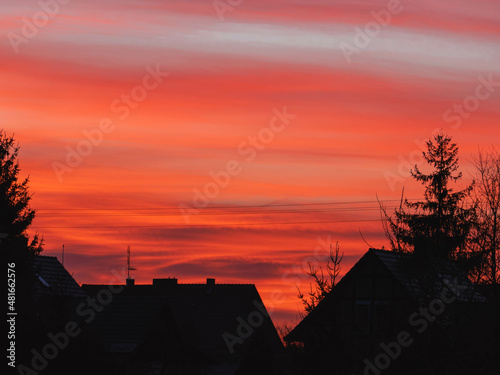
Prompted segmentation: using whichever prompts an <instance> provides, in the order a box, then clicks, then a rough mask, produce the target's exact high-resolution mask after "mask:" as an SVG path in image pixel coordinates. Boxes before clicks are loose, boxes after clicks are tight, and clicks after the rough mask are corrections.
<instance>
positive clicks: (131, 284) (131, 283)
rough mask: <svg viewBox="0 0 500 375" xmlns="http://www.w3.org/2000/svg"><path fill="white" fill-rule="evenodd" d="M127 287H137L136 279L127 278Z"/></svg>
mask: <svg viewBox="0 0 500 375" xmlns="http://www.w3.org/2000/svg"><path fill="white" fill-rule="evenodd" d="M125 285H126V286H134V285H135V279H131V278H130V277H128V278H127V282H126V284H125Z"/></svg>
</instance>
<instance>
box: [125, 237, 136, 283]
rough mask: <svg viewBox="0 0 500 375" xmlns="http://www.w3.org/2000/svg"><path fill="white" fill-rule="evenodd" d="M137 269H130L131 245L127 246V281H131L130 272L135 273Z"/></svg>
mask: <svg viewBox="0 0 500 375" xmlns="http://www.w3.org/2000/svg"><path fill="white" fill-rule="evenodd" d="M136 269H137V268H133V267H130V245H129V246H127V280H130V271H135V270H136Z"/></svg>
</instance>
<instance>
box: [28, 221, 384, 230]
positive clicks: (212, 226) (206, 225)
mask: <svg viewBox="0 0 500 375" xmlns="http://www.w3.org/2000/svg"><path fill="white" fill-rule="evenodd" d="M375 221H380V219H378V220H373V219H359V220H325V221H283V222H261V223H220V224H185V225H170V226H165V225H100V226H65V227H38V226H37V227H35V226H33V229H73V228H80V229H82V228H87V229H96V228H97V229H100V228H163V229H180V228H198V227H202V228H204V227H207V228H216V227H223V226H252V225H289V224H327V223H359V222H375Z"/></svg>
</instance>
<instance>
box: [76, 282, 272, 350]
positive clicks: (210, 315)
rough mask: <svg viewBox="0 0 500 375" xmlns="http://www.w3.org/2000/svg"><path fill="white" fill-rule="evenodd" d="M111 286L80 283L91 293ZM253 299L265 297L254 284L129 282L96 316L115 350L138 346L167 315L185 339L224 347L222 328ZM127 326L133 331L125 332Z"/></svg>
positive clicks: (207, 347) (197, 344)
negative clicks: (158, 319) (138, 283)
mask: <svg viewBox="0 0 500 375" xmlns="http://www.w3.org/2000/svg"><path fill="white" fill-rule="evenodd" d="M107 287H108V286H106V285H86V284H84V285H82V288H83V289H84V290H85V291H86V292H87V293H88V294H89V295H90V296H94V295H97V293H98V292H99V290H102V289H103V288H107ZM141 301H144V304H143V306H141V304H142V302H141ZM254 301H257V302H261V299H260V296H259V293H258V292H257V289H256V288H255V285H252V284H177V283H170V284H168V285H166V284H165V285H160V283H158V285H128V286H124V288H123V291H122V292H120V293H119V294H118V295H117V296H116V297H115V298H114V299H113V302H112V303H111V304H110V305H109V308H108V307H106V308H105V309H104V311H103V312H101V313H99V315H103V318H100V317H99V316H98V318H97V319H96V321H97V320H98V321H99V322H98V324H97V325H99V326H100V325H101V324H102V325H103V326H104V328H103V330H102V332H103V337H104V340H105V341H106V343H107V345H108V348H114V350H116V348H122V349H123V350H124V351H132V350H134V349H135V348H136V347H137V346H138V345H139V344H140V343H141V341H142V340H143V339H144V337H146V335H147V333H148V332H149V330H150V329H151V324H152V322H153V321H154V320H155V318H158V317H160V315H161V314H163V315H162V316H163V317H164V318H165V317H166V319H170V320H173V321H172V322H167V323H170V327H171V329H172V327H175V330H176V331H177V332H178V334H180V335H181V337H182V339H183V341H184V342H185V343H188V344H189V345H190V346H192V347H194V348H196V349H199V350H201V351H203V352H206V353H208V352H214V351H218V352H220V351H222V352H225V351H227V347H226V344H225V342H224V336H223V335H224V333H225V332H226V331H230V330H231V329H233V328H235V326H236V324H238V323H237V318H238V317H242V318H243V319H246V317H247V316H248V314H249V313H250V312H251V311H252V310H255V309H256V307H255V306H254V305H253V302H254ZM162 309H163V310H162ZM145 322H148V324H146V323H145ZM271 326H272V325H271ZM129 329H130V330H131V332H130V333H124V332H123V331H127V330H129ZM273 329H274V328H273ZM99 330H100V328H99ZM274 333H275V332H274ZM232 334H235V332H232ZM276 338H278V336H277V334H276ZM278 340H279V338H278Z"/></svg>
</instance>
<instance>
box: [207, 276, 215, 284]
mask: <svg viewBox="0 0 500 375" xmlns="http://www.w3.org/2000/svg"><path fill="white" fill-rule="evenodd" d="M207 285H215V279H211V278H208V277H207Z"/></svg>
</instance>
